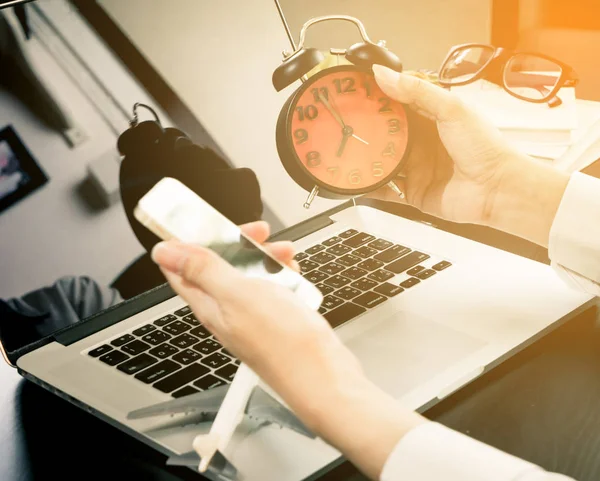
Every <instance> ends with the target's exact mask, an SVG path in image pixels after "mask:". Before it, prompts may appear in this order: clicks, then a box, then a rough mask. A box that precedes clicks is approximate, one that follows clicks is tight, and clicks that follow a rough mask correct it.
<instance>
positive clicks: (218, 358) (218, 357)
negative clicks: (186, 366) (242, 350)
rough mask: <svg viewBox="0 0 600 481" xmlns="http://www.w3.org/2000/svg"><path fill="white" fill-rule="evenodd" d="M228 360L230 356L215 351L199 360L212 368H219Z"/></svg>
mask: <svg viewBox="0 0 600 481" xmlns="http://www.w3.org/2000/svg"><path fill="white" fill-rule="evenodd" d="M229 361H231V358H229V357H227V356H225V355H224V354H221V353H220V352H215V353H214V354H211V355H210V356H208V357H205V358H204V359H202V361H200V362H201V363H202V364H205V365H206V366H208V367H212V368H213V369H217V368H219V367H221V366H224V365H225V364H227V363H228V362H229Z"/></svg>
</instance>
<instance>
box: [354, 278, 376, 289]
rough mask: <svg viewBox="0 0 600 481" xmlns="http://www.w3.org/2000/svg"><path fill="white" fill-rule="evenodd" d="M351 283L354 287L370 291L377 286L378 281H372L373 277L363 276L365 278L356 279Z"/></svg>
mask: <svg viewBox="0 0 600 481" xmlns="http://www.w3.org/2000/svg"><path fill="white" fill-rule="evenodd" d="M350 285H351V286H352V287H355V288H356V289H360V290H361V291H370V290H371V289H373V287H375V286H376V285H377V282H375V281H372V280H371V279H365V278H363V279H359V280H357V281H354V282H353V283H352V284H350Z"/></svg>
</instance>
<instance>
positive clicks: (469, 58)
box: [440, 46, 494, 84]
mask: <svg viewBox="0 0 600 481" xmlns="http://www.w3.org/2000/svg"><path fill="white" fill-rule="evenodd" d="M492 55H494V49H493V47H486V46H477V47H475V46H470V47H463V48H460V49H457V50H455V51H454V52H453V53H452V54H451V55H450V57H449V58H448V59H447V60H446V62H445V63H444V65H442V68H441V70H440V80H441V81H442V82H445V83H447V84H459V83H463V82H469V81H471V80H472V79H473V77H474V76H475V75H476V74H477V73H478V72H479V71H480V70H481V69H482V68H483V67H484V66H485V64H486V63H487V62H488V61H489V59H490V58H491V57H492Z"/></svg>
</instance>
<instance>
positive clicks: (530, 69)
mask: <svg viewBox="0 0 600 481" xmlns="http://www.w3.org/2000/svg"><path fill="white" fill-rule="evenodd" d="M480 79H485V80H488V81H490V82H493V83H495V84H496V85H499V86H500V87H503V88H504V90H506V91H507V92H508V93H509V94H510V95H512V96H513V97H516V98H518V99H521V100H525V101H527V102H534V103H548V105H549V106H550V107H557V106H559V105H560V104H561V103H562V101H561V100H560V98H559V97H557V94H558V91H559V90H560V89H561V88H562V87H574V86H575V85H577V82H578V80H579V79H578V78H577V75H576V74H575V71H574V70H573V69H572V68H571V67H569V66H568V65H566V64H564V63H562V62H560V61H558V60H556V59H554V58H552V57H548V56H546V55H542V54H538V53H528V52H514V51H512V50H507V49H504V48H498V47H493V46H491V45H483V44H478V43H469V44H465V45H458V46H456V47H453V48H452V49H451V50H450V52H449V53H448V56H447V57H446V59H445V60H444V62H443V63H442V66H441V68H440V71H439V76H438V82H439V83H440V85H442V86H444V87H454V86H459V85H467V84H470V83H472V82H475V81H476V80H480Z"/></svg>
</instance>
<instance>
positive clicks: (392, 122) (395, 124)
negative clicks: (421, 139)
mask: <svg viewBox="0 0 600 481" xmlns="http://www.w3.org/2000/svg"><path fill="white" fill-rule="evenodd" d="M387 123H388V134H390V135H394V134H397V133H398V132H400V120H398V119H389V120H388V121H387Z"/></svg>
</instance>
